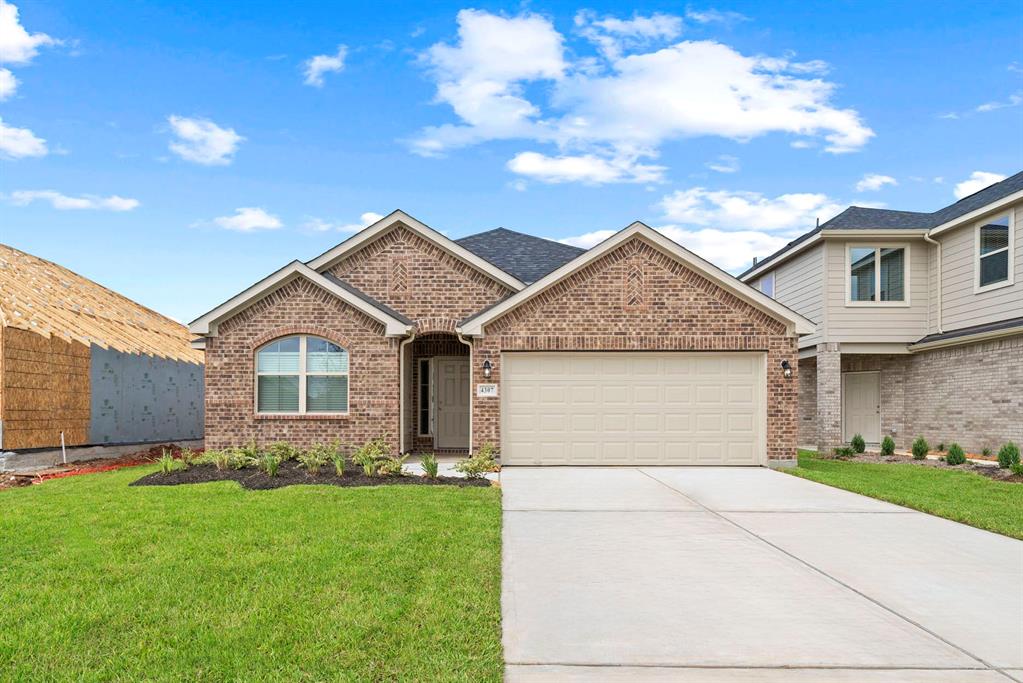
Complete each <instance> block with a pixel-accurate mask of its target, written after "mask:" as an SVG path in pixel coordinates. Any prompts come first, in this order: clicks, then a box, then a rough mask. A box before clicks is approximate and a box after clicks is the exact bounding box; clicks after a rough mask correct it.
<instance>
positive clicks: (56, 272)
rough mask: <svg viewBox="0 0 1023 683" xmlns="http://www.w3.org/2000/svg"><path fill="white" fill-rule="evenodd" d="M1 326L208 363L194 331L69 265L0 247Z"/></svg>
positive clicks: (128, 350)
mask: <svg viewBox="0 0 1023 683" xmlns="http://www.w3.org/2000/svg"><path fill="white" fill-rule="evenodd" d="M0 326H3V327H12V328H18V329H22V330H28V331H30V332H34V333H36V334H39V335H42V336H44V337H51V336H53V337H60V338H62V339H66V340H69V341H77V342H80V343H82V344H85V345H91V344H96V345H98V346H102V347H105V348H108V349H113V350H116V351H121V352H124V353H140V354H143V353H144V354H147V355H151V356H157V357H161V358H171V359H174V360H181V361H187V362H189V363H202V362H203V354H202V352H201V351H197V350H196V349H193V348H192V346H191V343H190V340H191V337H190V335H189V334H188V330H187V329H186V328H185V326H184V325H182V324H181V323H179V322H176V321H174V320H171V319H170V318H167V317H165V316H162V315H160V314H159V313H157V312H156V311H153V310H151V309H149V308H146V307H145V306H143V305H142V304H139V303H137V302H135V301H132V300H131V299H129V298H127V297H126V296H123V295H121V294H118V293H117V292H114V291H112V290H109V289H107V288H106V287H104V286H102V285H100V284H97V283H95V282H93V281H92V280H89V279H88V278H85V277H82V276H81V275H79V274H78V273H75V272H73V271H71V270H68V269H67V268H64V267H63V266H59V265H57V264H56V263H52V262H50V261H46V260H44V259H41V258H39V257H37V256H33V255H32V254H26V253H25V252H23V251H20V250H18V249H15V248H14V247H9V246H7V245H5V244H0Z"/></svg>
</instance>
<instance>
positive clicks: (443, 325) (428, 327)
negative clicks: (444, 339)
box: [415, 318, 458, 334]
mask: <svg viewBox="0 0 1023 683" xmlns="http://www.w3.org/2000/svg"><path fill="white" fill-rule="evenodd" d="M457 325H458V321H457V320H455V319H454V318H420V319H419V320H416V321H415V326H416V334H433V333H435V332H446V333H448V334H455V327H456V326H457Z"/></svg>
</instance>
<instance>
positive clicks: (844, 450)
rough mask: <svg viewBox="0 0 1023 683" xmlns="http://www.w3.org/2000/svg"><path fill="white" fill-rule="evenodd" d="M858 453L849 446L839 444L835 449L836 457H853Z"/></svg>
mask: <svg viewBox="0 0 1023 683" xmlns="http://www.w3.org/2000/svg"><path fill="white" fill-rule="evenodd" d="M854 455H856V451H854V450H853V449H851V448H849V447H848V446H839V447H838V448H836V449H835V457H836V458H851V457H853V456H854Z"/></svg>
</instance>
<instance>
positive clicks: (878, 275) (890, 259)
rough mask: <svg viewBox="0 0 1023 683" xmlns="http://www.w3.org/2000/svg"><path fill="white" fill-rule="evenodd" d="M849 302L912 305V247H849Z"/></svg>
mask: <svg viewBox="0 0 1023 683" xmlns="http://www.w3.org/2000/svg"><path fill="white" fill-rule="evenodd" d="M847 249H848V253H847V255H848V275H847V278H848V279H847V283H848V284H847V287H848V297H847V299H848V303H849V305H853V306H858V305H866V304H872V303H873V304H891V305H899V306H905V305H908V304H909V247H908V246H906V245H900V246H869V245H863V246H860V245H853V244H850V245H849V246H848V247H847Z"/></svg>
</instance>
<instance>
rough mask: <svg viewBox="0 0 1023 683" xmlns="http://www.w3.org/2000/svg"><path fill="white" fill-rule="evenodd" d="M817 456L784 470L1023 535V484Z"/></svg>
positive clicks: (806, 454)
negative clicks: (824, 458) (825, 458)
mask: <svg viewBox="0 0 1023 683" xmlns="http://www.w3.org/2000/svg"><path fill="white" fill-rule="evenodd" d="M815 455H816V453H815V452H814V451H799V467H795V468H793V469H790V470H784V471H785V472H789V473H790V474H794V475H796V476H799V477H803V478H805V479H812V480H813V481H819V482H821V483H822V484H829V485H831V486H836V487H838V488H840V489H846V490H848V491H855V492H856V493H862V494H863V495H866V496H871V497H872V498H879V499H881V500H887V501H888V502H891V503H896V504H898V505H904V506H906V507H910V508H913V509H915V510H920V511H922V512H929V513H930V514H932V515H937V516H939V517H945V518H947V519H952V520H955V521H957V522H963V523H964V524H969V525H971V526H975V527H979V528H981V529H987V530H989V531H994V532H997V533H1000V534H1005V535H1006V536H1012V537H1014V538H1020V539H1023V484H1012V483H1008V482H1001V481H993V480H991V479H988V478H987V477H985V476H982V475H980V474H973V473H972V472H957V471H953V470H942V469H937V468H934V467H921V466H920V465H912V464H909V463H891V464H885V463H864V462H846V461H843V460H830V459H828V460H822V459H819V458H816V457H814V456H815Z"/></svg>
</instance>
